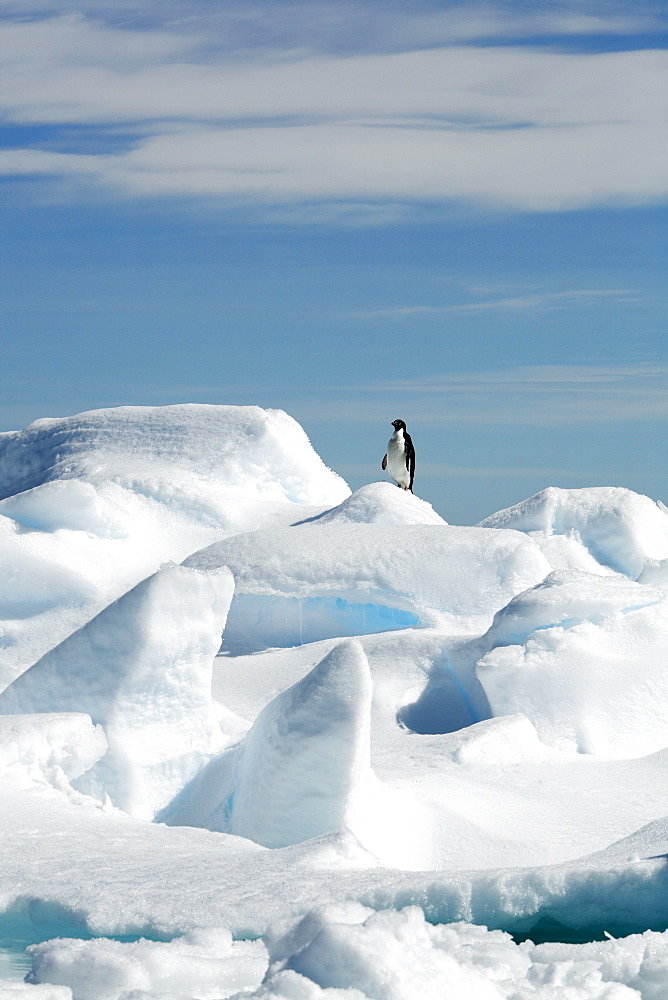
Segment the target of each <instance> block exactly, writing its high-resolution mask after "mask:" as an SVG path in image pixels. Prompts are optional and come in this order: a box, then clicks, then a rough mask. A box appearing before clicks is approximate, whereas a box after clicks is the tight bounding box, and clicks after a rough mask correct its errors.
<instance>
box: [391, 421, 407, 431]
mask: <svg viewBox="0 0 668 1000" xmlns="http://www.w3.org/2000/svg"><path fill="white" fill-rule="evenodd" d="M392 426H393V427H394V429H395V431H400V430H401V431H405V430H406V424H405V423H404V422H403V420H393V421H392Z"/></svg>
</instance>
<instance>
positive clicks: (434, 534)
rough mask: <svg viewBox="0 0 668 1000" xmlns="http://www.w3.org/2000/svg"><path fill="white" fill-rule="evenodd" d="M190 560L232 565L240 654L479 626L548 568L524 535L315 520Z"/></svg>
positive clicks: (232, 541) (231, 630)
mask: <svg viewBox="0 0 668 1000" xmlns="http://www.w3.org/2000/svg"><path fill="white" fill-rule="evenodd" d="M390 489H391V487H390ZM397 492H399V491H398V490H397ZM184 565H186V566H195V567H199V568H201V569H209V568H213V567H216V566H220V565H227V566H229V567H230V569H231V571H232V573H233V575H234V579H235V597H234V600H233V602H232V607H231V608H230V615H229V619H228V626H227V630H226V635H225V644H226V646H227V648H230V649H232V648H234V646H235V644H236V646H237V650H238V651H241V649H243V646H244V642H248V641H249V640H252V641H253V642H255V643H257V645H256V647H255V648H262V647H267V646H294V645H300V644H301V643H303V642H315V641H317V640H318V639H326V638H333V637H336V636H346V635H348V636H350V635H367V634H370V633H373V632H382V631H388V630H390V629H393V628H394V629H397V628H406V627H409V626H414V625H418V624H436V623H438V624H440V625H441V626H447V627H451V628H453V629H455V631H458V632H462V633H464V632H467V631H476V630H480V631H482V630H484V629H485V628H487V627H488V626H489V624H490V622H491V619H492V617H493V615H494V613H495V612H496V611H497V610H498V609H499V608H501V607H503V606H504V605H505V604H507V603H508V601H509V600H510V598H511V597H513V596H514V595H515V594H517V593H519V592H520V591H522V590H526V589H527V587H530V586H533V585H534V584H535V583H538V582H539V581H540V580H542V579H543V578H544V577H545V576H546V574H547V573H548V572H549V571H550V568H551V567H550V565H549V563H548V562H547V560H546V559H545V557H544V556H543V554H542V553H541V551H540V549H539V548H538V546H536V545H535V543H534V542H533V541H532V540H531V539H528V538H527V537H526V536H525V535H523V534H522V533H521V532H515V531H503V532H502V531H490V530H488V529H484V528H458V527H451V526H450V525H445V524H443V525H436V524H434V525H431V524H430V525H425V524H407V525H383V524H346V523H344V524H339V523H329V524H320V523H318V522H315V523H310V524H302V525H299V526H296V527H292V528H286V529H282V530H277V531H256V532H249V533H247V534H244V535H236V536H234V537H232V538H229V539H226V540H224V541H222V542H217V543H214V544H213V545H211V546H209V547H207V548H206V549H203V550H202V551H200V552H198V553H195V554H194V555H192V556H190V557H189V558H188V559H187V560H186V561H185V562H184ZM228 644H229V645H228Z"/></svg>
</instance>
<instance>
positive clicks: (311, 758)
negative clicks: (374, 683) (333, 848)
mask: <svg viewBox="0 0 668 1000" xmlns="http://www.w3.org/2000/svg"><path fill="white" fill-rule="evenodd" d="M370 708H371V676H370V674H369V664H368V662H367V659H366V656H365V655H364V651H363V650H362V647H361V645H360V644H359V642H357V641H356V640H355V639H350V640H348V641H346V642H342V643H340V644H339V645H337V646H335V647H334V649H333V650H332V651H331V652H330V653H328V654H327V656H325V658H324V659H323V660H322V661H321V662H320V663H318V664H317V665H316V666H315V667H314V668H313V670H311V671H310V673H308V674H307V675H306V677H304V678H303V679H302V680H301V681H299V682H298V683H297V684H294V685H293V686H292V687H291V688H289V689H288V690H287V691H284V692H283V693H282V694H280V695H278V696H277V697H276V698H274V699H273V701H270V702H269V704H268V705H266V706H265V708H264V709H263V710H262V712H260V714H259V716H258V717H257V719H256V720H255V722H254V723H253V725H252V727H251V729H250V730H249V731H248V733H247V734H246V736H245V737H244V739H243V741H242V742H241V744H240V745H239V747H238V748H236V749H235V750H234V751H231V752H228V753H223V755H222V756H221V757H218V758H216V759H214V760H213V761H212V762H211V763H210V764H209V765H208V767H207V768H205V769H204V771H203V772H202V774H201V775H199V776H198V777H197V778H196V779H195V781H194V782H193V783H192V785H191V786H190V787H189V788H187V789H186V790H185V791H184V793H182V795H180V796H179V797H178V799H177V801H176V802H175V803H174V804H173V806H172V807H168V808H167V809H166V810H165V811H164V812H163V813H162V814H161V815H160V817H159V818H160V819H161V820H163V821H166V822H168V823H170V824H176V825H181V826H183V825H185V826H203V827H206V828H207V829H209V830H219V831H223V832H227V833H234V834H238V835H239V836H242V837H248V838H249V839H251V840H254V841H255V842H256V843H258V844H263V845H264V846H265V847H285V846H287V845H288V844H296V843H299V842H301V841H303V840H308V839H310V838H312V837H317V836H319V835H321V834H324V833H329V832H331V831H336V830H339V829H340V828H342V827H344V826H345V825H346V824H347V823H348V822H349V820H350V817H351V813H352V812H353V811H354V809H355V805H356V800H357V796H358V790H359V788H360V786H361V783H362V782H363V780H364V778H365V777H366V776H367V774H368V772H369V770H370V762H369V754H370V749H369V747H370V731H369V725H370V722H369V719H370Z"/></svg>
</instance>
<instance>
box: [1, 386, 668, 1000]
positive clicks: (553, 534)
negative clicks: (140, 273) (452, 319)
mask: <svg viewBox="0 0 668 1000" xmlns="http://www.w3.org/2000/svg"><path fill="white" fill-rule="evenodd" d="M381 443H384V442H381ZM0 496H1V497H3V498H4V499H0V566H1V567H2V572H0V688H1V689H3V690H0V802H1V803H2V815H3V823H2V826H1V828H0V857H1V858H2V870H3V879H2V886H1V887H0V890H1V891H0V938H1V939H2V940H3V941H5V942H7V947H3V945H2V944H1V943H0V976H2V975H5V969H6V968H12V969H13V968H14V966H13V965H12V964H11V961H9V964H8V965H7V964H6V965H3V964H2V959H3V956H6V955H9V957H10V959H12V956H13V959H15V960H16V962H18V963H23V965H22V974H24V973H25V972H27V971H28V967H31V972H30V982H29V983H15V985H14V986H11V987H7V986H6V985H5V983H4V981H0V994H2V995H3V996H4V995H11V993H8V990H10V989H11V990H12V991H14V992H15V991H16V990H19V991H20V992H22V993H24V995H34V996H35V997H37V998H38V997H40V996H41V997H44V998H45V1000H49V998H52V1000H56V998H57V1000H65V998H68V997H72V1000H89V998H94V1000H102V998H103V997H104V998H106V1000H121V998H122V1000H139V998H140V997H141V998H142V1000H159V998H160V997H164V996H165V995H169V996H171V997H175V998H178V1000H186V998H187V1000H192V998H193V996H199V997H211V998H216V1000H220V998H223V997H229V998H232V997H237V998H240V997H241V996H247V997H254V998H257V1000H262V998H264V1000H269V998H274V1000H281V998H283V997H284V998H286V1000H287V998H291V1000H294V998H296V997H304V998H307V997H309V998H318V997H323V998H325V1000H339V998H340V1000H343V998H344V997H346V998H348V1000H365V998H367V1000H393V998H395V997H396V998H397V1000H399V998H401V1000H405V998H412V997H413V996H415V997H418V996H419V997H420V1000H423V998H428V997H431V996H434V997H439V1000H440V998H441V997H442V996H445V995H450V994H452V995H453V996H460V995H464V994H467V995H469V994H470V995H471V996H472V997H476V998H478V997H480V998H490V1000H497V998H502V1000H520V998H522V1000H524V998H525V997H526V998H527V1000H528V998H529V997H536V998H537V1000H557V998H558V1000H562V998H564V997H566V996H571V995H572V996H573V997H577V998H578V1000H594V998H596V1000H622V998H624V1000H627V998H628V1000H631V998H635V1000H638V997H641V998H642V1000H663V997H664V995H665V993H666V990H667V989H668V985H667V980H666V969H667V968H668V948H667V945H666V933H665V930H666V927H668V902H667V900H668V866H667V864H666V857H667V856H668V819H667V817H668V782H666V775H667V773H668V712H667V710H666V705H667V704H668V690H667V683H668V682H667V680H666V678H667V677H668V664H667V663H666V653H665V651H666V649H667V648H668V597H667V596H666V590H667V589H668V570H667V567H668V518H667V515H666V510H665V508H664V507H663V505H661V504H659V503H655V502H654V501H652V500H650V499H649V498H648V497H642V496H639V495H637V494H634V493H631V492H630V491H628V490H622V489H617V488H612V487H610V488H600V487H599V488H595V489H583V490H559V489H556V488H548V489H547V490H545V491H543V492H542V493H540V494H538V495H537V496H536V497H533V498H530V499H529V500H526V501H523V502H522V503H520V504H518V505H516V506H515V507H513V508H509V509H508V510H506V511H501V512H499V513H497V514H495V515H492V516H491V517H490V518H487V519H486V520H485V521H484V522H482V524H481V525H479V526H477V527H474V528H463V527H459V526H454V525H449V524H447V523H446V522H445V521H444V520H443V518H441V517H440V516H439V515H438V514H437V513H436V512H435V511H434V510H433V509H432V508H431V507H430V505H429V504H428V503H426V502H425V501H422V500H421V499H419V498H418V497H414V496H412V495H410V494H406V493H404V492H403V491H401V490H397V489H396V488H395V487H393V486H391V485H390V484H388V483H371V484H369V485H367V486H364V487H362V488H361V489H360V490H357V491H356V492H355V493H354V494H350V491H349V489H348V487H347V486H346V485H345V483H343V481H342V480H341V479H339V477H337V476H336V475H335V474H334V473H332V472H331V471H330V470H328V469H327V468H326V467H325V465H324V464H323V463H322V461H321V460H320V458H319V457H318V456H317V455H316V454H315V452H314V451H313V449H312V448H311V446H310V444H309V442H308V439H307V438H306V435H305V434H304V432H303V431H302V429H301V428H300V427H299V426H298V425H297V424H296V423H295V422H294V421H293V420H291V418H289V417H287V416H286V415H285V414H283V413H281V412H280V411H272V410H269V411H264V410H260V409H259V408H258V407H213V406H211V407H209V406H192V405H184V406H175V407H164V408H160V407H123V408H120V409H118V410H103V411H95V412H93V413H89V414H80V415H79V416H77V417H69V418H63V419H58V420H43V421H37V422H36V423H35V424H33V425H31V427H29V428H27V429H26V430H25V431H22V432H12V433H9V434H3V435H0ZM221 636H222V646H221ZM156 818H157V821H156ZM482 925H484V926H482ZM507 932H512V933H513V934H514V935H515V936H516V938H517V939H519V938H520V937H524V936H526V935H531V936H532V938H533V939H535V941H534V943H532V942H531V941H523V942H522V943H520V944H518V943H517V942H516V941H515V940H512V939H511V938H510V937H509V936H508V934H507ZM606 932H608V933H609V934H613V935H616V936H619V937H620V938H621V937H622V936H625V937H624V938H623V939H621V940H619V941H613V940H606V939H605V935H606ZM88 935H93V936H94V940H84V938H85V937H86V936H88ZM101 935H107V936H109V938H108V939H105V940H102V939H101ZM629 935H630V936H629ZM123 936H132V937H134V938H136V937H139V936H142V937H143V940H121V939H120V938H121V937H123ZM111 937H113V938H114V940H111V939H110V938H111ZM259 938H262V940H261V941H260V940H258V939H259ZM249 939H253V940H252V941H251V940H249ZM541 941H542V942H543V943H540V942H541ZM12 942H13V944H12V946H11V947H10V943H12ZM576 942H589V943H586V944H585V943H576ZM28 943H30V944H31V951H30V954H29V955H27V954H26V951H25V945H26V944H28ZM17 978H20V976H17V975H15V976H14V979H15V980H16V979H17ZM25 991H29V992H28V993H27V994H26V992H25Z"/></svg>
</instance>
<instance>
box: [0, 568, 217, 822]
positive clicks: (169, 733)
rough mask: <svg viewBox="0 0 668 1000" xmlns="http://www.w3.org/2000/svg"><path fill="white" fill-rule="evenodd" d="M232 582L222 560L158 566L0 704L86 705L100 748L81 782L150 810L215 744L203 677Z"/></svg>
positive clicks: (27, 708)
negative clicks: (203, 565) (207, 566)
mask: <svg viewBox="0 0 668 1000" xmlns="http://www.w3.org/2000/svg"><path fill="white" fill-rule="evenodd" d="M233 587H234V581H233V580H232V576H231V574H230V572H229V570H227V569H225V568H224V567H223V568H222V569H220V570H218V571H217V572H215V573H201V572H198V571H197V570H193V569H187V568H186V567H184V566H176V565H174V564H171V565H170V564H168V565H166V566H164V567H163V568H162V569H161V570H159V571H158V572H157V573H156V574H154V575H153V576H151V577H149V578H148V579H147V580H144V581H143V582H142V583H140V584H137V586H136V587H134V588H133V589H132V590H131V591H129V592H128V593H127V594H125V595H124V596H123V597H121V598H119V599H118V601H116V602H114V603H113V604H111V605H109V607H108V608H105V610H104V611H101V612H100V614H99V615H97V616H96V617H95V618H94V619H93V620H92V621H90V622H89V623H88V624H87V625H84V626H83V628H81V629H79V631H78V632H75V633H74V634H73V635H71V636H69V637H68V638H67V639H65V640H64V642H62V643H61V644H60V645H59V646H56V647H55V649H53V650H51V651H50V652H49V653H46V654H45V656H43V657H42V658H41V659H40V660H38V661H37V663H35V664H34V666H32V667H30V669H29V670H27V671H25V673H23V674H22V675H21V676H20V677H18V678H17V679H16V680H15V681H14V683H13V684H10V686H9V687H8V688H7V689H6V690H5V691H3V692H2V693H1V694H0V713H1V714H4V715H8V714H9V715H21V714H23V713H34V712H47V711H60V712H84V713H87V714H88V715H89V716H90V717H91V718H92V720H93V722H95V723H100V724H101V725H102V726H103V728H104V731H105V735H106V738H107V744H108V749H107V752H106V754H105V755H104V757H103V758H102V759H101V760H100V762H99V764H97V765H96V766H95V767H93V768H92V769H91V770H90V771H88V772H87V774H86V777H85V778H84V779H83V781H82V783H81V785H80V787H81V788H82V789H85V790H86V791H89V792H91V793H93V794H96V795H97V796H98V797H100V798H102V797H103V796H104V795H108V796H109V797H110V799H111V801H112V802H113V803H114V804H115V805H117V806H119V808H122V809H124V810H125V811H126V812H128V813H130V814H131V815H135V816H142V817H144V818H147V819H151V818H152V817H153V816H154V815H155V813H156V811H157V809H159V808H160V807H161V806H163V805H165V804H166V802H168V801H169V799H170V798H171V797H172V795H173V794H174V793H175V792H176V791H178V790H179V789H180V788H181V787H182V786H183V784H185V782H186V781H187V780H188V779H189V778H191V777H192V776H193V775H194V774H195V773H196V772H197V770H198V768H199V767H201V765H202V763H203V762H204V761H205V759H206V756H207V755H208V754H209V753H212V752H213V751H215V750H217V749H218V748H219V747H220V745H221V742H222V734H221V731H220V726H219V724H218V718H217V715H216V713H215V710H214V705H213V700H212V697H211V677H212V665H213V658H214V656H215V654H216V652H217V650H218V647H219V646H220V640H221V636H222V632H223V629H224V627H225V619H226V617H227V612H228V609H229V605H230V601H231V599H232V591H233Z"/></svg>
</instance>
